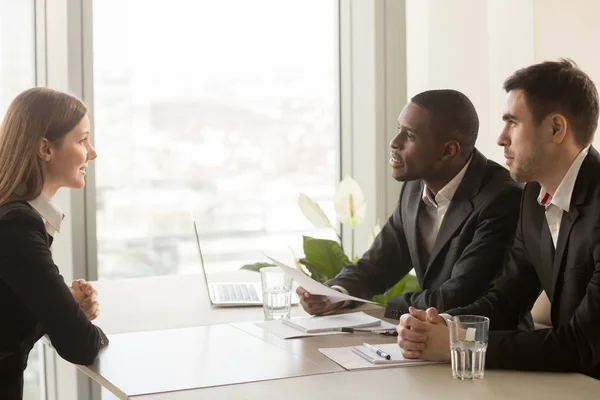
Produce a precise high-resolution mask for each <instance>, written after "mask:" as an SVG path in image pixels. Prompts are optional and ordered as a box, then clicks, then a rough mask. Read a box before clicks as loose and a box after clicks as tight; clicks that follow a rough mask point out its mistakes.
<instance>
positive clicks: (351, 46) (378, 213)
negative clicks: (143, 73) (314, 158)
mask: <svg viewBox="0 0 600 400" xmlns="http://www.w3.org/2000/svg"><path fill="white" fill-rule="evenodd" d="M92 1H93V0H37V1H36V32H39V34H36V38H37V40H38V46H36V49H37V53H36V54H37V56H38V70H37V71H38V72H37V75H38V85H47V86H49V87H52V88H55V89H58V90H64V91H68V92H70V93H73V94H75V95H77V96H79V97H80V98H82V99H83V101H84V102H85V103H86V105H87V106H88V108H89V110H90V121H91V124H92V127H93V124H94V115H93V109H94V107H93V59H92V54H93V51H92V45H93V42H92V32H93V27H92V22H93V18H92ZM338 1H339V42H340V48H339V71H340V80H339V87H338V89H339V93H340V99H339V104H340V126H339V127H340V159H339V165H340V172H341V176H344V175H345V174H349V175H351V176H353V177H354V178H355V179H356V180H357V181H358V182H359V184H360V185H361V187H362V188H363V191H364V193H365V200H366V202H367V216H366V223H364V224H362V225H360V226H359V227H358V228H357V229H356V230H355V231H354V232H352V231H350V230H346V229H345V230H344V232H342V240H343V242H344V246H345V248H348V249H352V251H353V254H362V252H363V251H364V250H365V249H366V244H367V240H368V236H369V234H370V224H372V223H375V221H376V220H379V221H380V223H381V224H383V223H384V222H385V221H386V220H387V218H388V217H389V215H390V214H391V212H392V211H393V209H394V208H395V206H396V203H397V201H398V193H399V190H400V185H399V184H398V183H397V182H395V181H394V180H393V179H392V178H391V177H390V173H389V168H388V167H387V159H388V158H389V156H388V154H389V149H388V143H389V142H390V141H391V139H392V138H393V137H394V136H395V134H396V118H397V115H398V114H399V112H400V110H401V108H402V107H403V106H404V104H405V103H406V100H407V96H406V33H405V1H404V0H372V1H365V0H338ZM368 132H373V133H374V134H373V135H368V134H366V133H368ZM92 137H93V136H92ZM94 177H95V170H94V163H91V164H90V167H89V168H88V175H87V178H86V179H87V185H86V189H85V190H83V191H81V190H79V191H71V190H64V191H60V192H59V194H58V195H57V197H56V200H57V202H58V203H59V205H60V206H61V208H62V209H63V210H64V211H65V213H66V214H67V223H66V224H64V225H65V226H64V227H63V230H62V231H61V235H60V239H59V240H57V242H56V244H55V247H54V249H53V250H54V257H55V261H56V262H57V265H59V266H60V269H61V273H62V274H63V276H64V277H65V280H66V281H67V282H68V281H70V280H71V279H73V278H84V279H90V280H94V279H97V276H98V273H97V272H98V263H97V242H96V215H95V207H96V204H95V202H96V192H95V179H94ZM45 353H46V356H47V357H46V368H45V369H46V381H47V388H48V389H47V396H48V397H47V398H48V400H55V399H61V400H90V399H94V400H97V399H99V398H100V392H99V390H98V387H97V385H92V384H91V383H90V380H89V379H88V378H86V377H85V376H83V374H81V373H77V372H76V368H75V367H74V366H72V365H70V364H68V363H66V362H64V361H62V360H61V359H60V358H59V357H57V356H56V355H55V353H54V352H53V351H46V352H45Z"/></svg>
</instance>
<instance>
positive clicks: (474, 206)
mask: <svg viewBox="0 0 600 400" xmlns="http://www.w3.org/2000/svg"><path fill="white" fill-rule="evenodd" d="M423 186H424V183H423V182H422V181H412V182H407V183H405V184H404V186H403V187H402V191H401V193H400V200H399V202H398V206H397V207H396V210H395V211H394V213H393V215H392V216H391V217H390V218H389V220H388V221H387V223H386V224H385V225H384V227H383V229H382V230H381V232H380V233H379V235H378V236H377V238H376V239H375V241H374V242H373V244H372V245H371V248H370V249H369V250H368V251H367V252H366V253H365V254H364V256H363V257H362V258H361V259H360V260H359V261H358V262H357V263H356V264H351V265H348V266H346V267H344V269H343V270H342V271H341V272H340V273H339V274H338V276H336V277H335V278H334V279H331V280H329V281H327V282H325V284H326V285H329V286H333V285H338V286H341V287H343V288H345V289H346V290H348V292H349V293H350V294H351V295H353V296H356V297H360V298H363V299H370V298H371V297H372V296H373V295H375V294H379V293H384V292H385V291H387V290H388V289H389V288H391V287H392V286H393V285H395V284H396V283H397V282H398V281H399V280H400V279H401V278H402V277H404V276H405V275H406V274H407V273H408V272H409V271H410V270H411V269H413V268H414V269H415V272H416V275H417V278H418V280H419V285H420V287H421V289H422V291H421V292H418V293H404V294H401V295H398V296H395V297H393V298H391V299H390V300H389V302H388V305H387V308H386V313H385V315H386V317H388V318H399V317H400V315H402V314H403V313H406V312H408V307H409V306H414V307H417V308H422V309H426V308H428V307H436V308H437V309H438V310H447V309H449V308H454V307H461V306H465V305H467V304H470V303H472V302H473V301H475V300H476V299H477V298H479V297H480V296H482V295H483V294H484V293H485V291H486V290H487V289H488V288H489V286H490V285H491V283H492V282H493V280H494V278H496V277H497V276H498V275H499V273H500V272H501V270H502V265H503V261H505V259H506V257H507V256H508V252H509V250H510V245H511V243H512V239H513V236H514V233H515V228H516V225H517V219H518V213H519V203H520V198H521V193H522V189H521V186H520V185H519V184H517V183H516V182H514V181H513V180H512V179H511V178H510V175H509V172H508V171H507V170H506V169H505V168H503V167H501V166H500V165H498V164H496V163H495V162H493V161H490V160H488V159H486V158H485V157H484V156H483V155H482V154H481V153H480V152H479V151H477V150H475V151H474V153H473V157H472V160H471V164H470V165H469V167H468V168H467V171H466V173H465V175H464V177H463V180H462V182H461V183H460V186H459V187H458V189H457V190H456V193H455V194H454V197H453V198H452V201H451V202H450V205H449V207H448V210H447V212H446V215H445V217H444V220H443V222H442V225H441V227H440V230H439V233H438V235H437V238H436V241H435V244H434V246H433V250H432V252H431V255H430V256H429V260H428V261H427V262H425V261H423V260H421V254H422V253H421V251H420V248H419V246H421V235H420V233H419V224H418V215H419V213H421V212H426V210H424V209H423V208H424V207H425V205H424V203H423V200H422V193H423Z"/></svg>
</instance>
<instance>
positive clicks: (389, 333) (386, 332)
mask: <svg viewBox="0 0 600 400" xmlns="http://www.w3.org/2000/svg"><path fill="white" fill-rule="evenodd" d="M334 331H336V332H345V333H354V332H361V333H377V334H379V335H386V336H397V335H398V332H396V331H392V330H391V329H385V330H379V331H377V330H372V329H357V328H335V329H334Z"/></svg>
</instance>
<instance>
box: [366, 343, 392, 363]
mask: <svg viewBox="0 0 600 400" xmlns="http://www.w3.org/2000/svg"><path fill="white" fill-rule="evenodd" d="M363 346H365V347H366V348H367V349H369V350H371V351H374V352H375V353H377V355H378V356H380V357H383V358H385V359H386V360H391V358H392V356H390V355H389V354H388V353H386V352H385V351H382V350H379V349H378V348H377V347H375V346H371V345H370V344H369V343H363Z"/></svg>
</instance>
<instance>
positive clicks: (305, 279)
mask: <svg viewBox="0 0 600 400" xmlns="http://www.w3.org/2000/svg"><path fill="white" fill-rule="evenodd" d="M263 254H264V253H263ZM264 256H265V257H267V258H268V259H269V260H271V261H272V262H273V263H275V265H277V266H278V267H279V268H281V269H282V270H283V271H284V272H285V273H286V274H289V275H290V276H291V277H292V279H294V281H296V283H297V284H298V286H302V287H303V288H304V289H305V290H306V291H307V292H309V293H310V294H318V295H321V296H327V297H328V298H329V300H331V302H332V303H337V302H338V301H346V300H353V301H359V302H361V303H370V304H377V303H375V302H373V301H369V300H365V299H360V298H358V297H354V296H349V295H346V294H343V293H340V292H338V291H337V290H334V289H332V288H330V287H327V286H325V285H323V284H322V283H319V282H317V281H315V280H314V279H312V278H311V277H310V276H308V275H306V274H305V273H304V272H302V271H300V270H298V269H297V268H292V267H290V266H287V265H285V264H284V263H282V262H281V261H278V260H276V259H274V258H272V257H269V256H268V255H266V254H264Z"/></svg>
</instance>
